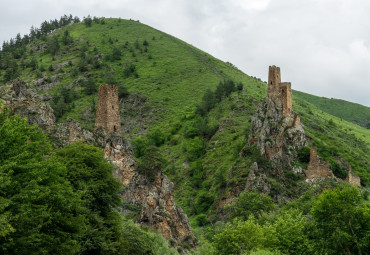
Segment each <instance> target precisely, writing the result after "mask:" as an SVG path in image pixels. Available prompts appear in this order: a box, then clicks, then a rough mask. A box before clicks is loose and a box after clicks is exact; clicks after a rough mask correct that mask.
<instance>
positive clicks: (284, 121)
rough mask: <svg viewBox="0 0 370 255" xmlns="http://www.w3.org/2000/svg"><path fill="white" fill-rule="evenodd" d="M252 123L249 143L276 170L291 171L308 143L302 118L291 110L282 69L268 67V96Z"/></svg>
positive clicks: (289, 94)
mask: <svg viewBox="0 0 370 255" xmlns="http://www.w3.org/2000/svg"><path fill="white" fill-rule="evenodd" d="M251 120H252V130H251V133H250V137H249V143H250V144H256V145H257V147H258V148H259V150H260V152H261V154H262V155H264V156H265V158H266V159H268V160H269V161H270V162H271V163H272V166H273V168H274V169H276V170H278V171H280V172H281V171H282V169H284V168H292V166H291V162H292V161H294V160H295V159H296V157H297V151H298V150H299V149H300V148H301V147H302V146H305V145H306V144H307V142H306V138H305V133H304V129H303V125H302V123H301V120H300V116H299V114H297V113H295V112H293V110H292V90H291V84H290V83H288V82H281V75H280V68H279V67H276V66H270V67H269V78H268V88H267V97H266V98H265V99H264V100H263V101H262V102H261V104H260V105H259V106H258V107H257V112H256V114H254V116H253V117H252V119H251Z"/></svg>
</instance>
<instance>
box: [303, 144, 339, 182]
mask: <svg viewBox="0 0 370 255" xmlns="http://www.w3.org/2000/svg"><path fill="white" fill-rule="evenodd" d="M326 177H334V175H333V172H332V171H331V170H330V164H329V162H328V161H326V162H323V161H321V159H320V158H319V157H318V156H317V150H316V148H315V147H312V148H311V150H310V162H309V163H308V166H307V171H306V179H315V178H326Z"/></svg>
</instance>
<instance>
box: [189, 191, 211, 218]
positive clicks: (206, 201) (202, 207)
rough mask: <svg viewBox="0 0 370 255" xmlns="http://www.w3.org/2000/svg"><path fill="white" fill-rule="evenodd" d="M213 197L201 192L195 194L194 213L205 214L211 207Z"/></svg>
mask: <svg viewBox="0 0 370 255" xmlns="http://www.w3.org/2000/svg"><path fill="white" fill-rule="evenodd" d="M214 200H215V197H214V195H213V194H211V193H209V192H207V191H205V190H201V191H199V192H198V193H197V197H196V198H195V205H194V206H195V212H196V213H197V214H199V213H206V212H207V211H208V209H209V208H210V207H211V206H212V204H213V202H214Z"/></svg>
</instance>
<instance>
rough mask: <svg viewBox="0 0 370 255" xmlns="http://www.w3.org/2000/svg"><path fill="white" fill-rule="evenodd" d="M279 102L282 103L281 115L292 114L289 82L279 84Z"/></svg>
mask: <svg viewBox="0 0 370 255" xmlns="http://www.w3.org/2000/svg"><path fill="white" fill-rule="evenodd" d="M280 88H281V100H282V102H283V113H284V115H288V114H291V113H292V88H291V84H290V82H283V83H280Z"/></svg>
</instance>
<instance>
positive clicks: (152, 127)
mask: <svg viewBox="0 0 370 255" xmlns="http://www.w3.org/2000/svg"><path fill="white" fill-rule="evenodd" d="M241 54H242V53H241ZM0 60H1V70H0V72H1V77H2V80H1V81H0V86H3V87H4V88H5V86H4V84H5V83H6V82H7V80H8V79H12V78H15V77H14V76H19V77H20V78H21V79H22V80H24V81H26V82H27V83H28V84H29V85H30V86H31V87H33V88H34V89H35V90H36V91H38V93H39V94H40V95H41V96H42V98H43V100H44V101H45V102H48V103H49V104H50V105H51V106H52V108H53V109H54V113H55V115H56V118H57V122H58V123H63V122H66V121H67V119H68V118H70V119H72V120H74V121H76V122H79V123H81V125H82V126H83V127H84V128H86V129H90V130H92V129H93V127H94V121H95V111H96V104H97V88H98V86H99V84H103V83H108V84H116V85H118V87H119V94H120V108H121V122H122V123H121V124H122V134H123V136H124V137H125V138H127V139H129V140H131V143H132V145H133V147H134V151H135V156H136V157H137V158H138V160H139V162H140V161H142V160H143V157H144V156H145V153H146V149H148V148H150V147H152V146H154V147H156V148H157V149H158V150H159V151H160V152H161V154H162V157H163V160H162V162H163V171H164V172H165V173H166V174H167V175H168V177H169V178H170V180H171V181H173V182H174V184H175V195H176V196H175V199H176V203H177V204H178V205H180V206H181V207H182V208H183V209H184V211H185V212H186V213H187V214H188V216H189V217H190V219H191V221H193V223H197V224H200V223H199V219H202V217H201V216H202V215H203V216H204V215H208V216H210V219H211V220H215V219H218V218H220V217H223V206H224V205H225V204H228V203H230V202H231V201H233V199H234V198H235V197H237V196H238V195H239V194H240V193H241V192H242V191H243V190H244V189H245V188H246V182H247V178H248V175H249V173H250V169H251V166H252V165H253V163H254V162H257V164H258V167H260V168H261V169H270V168H271V166H270V165H269V162H268V161H266V160H265V159H264V158H263V157H261V155H260V153H259V152H258V150H257V149H256V147H255V146H251V145H249V143H248V137H249V134H250V130H251V126H252V124H251V119H252V116H253V115H254V114H255V112H256V109H257V107H258V104H259V102H260V101H262V99H263V98H265V97H266V89H267V86H266V84H265V83H264V82H262V81H261V80H260V79H257V78H254V77H251V76H248V75H246V74H244V73H243V72H241V71H240V70H238V69H237V68H236V67H235V66H233V65H232V64H230V63H224V62H222V61H220V60H218V59H216V58H214V57H212V56H210V55H209V54H207V53H205V52H202V51H200V50H198V49H196V48H195V47H193V46H191V45H189V44H187V43H185V42H182V41H180V40H178V39H177V38H174V37H172V36H170V35H168V34H165V33H163V32H160V31H158V30H155V29H153V28H151V27H149V26H146V25H143V24H141V23H140V22H138V21H132V20H122V19H103V18H101V19H95V20H94V21H92V23H91V24H87V23H84V22H81V23H75V24H72V25H68V26H65V27H62V28H60V29H57V30H55V31H53V32H51V33H50V34H48V35H47V36H42V37H41V38H40V39H37V40H34V41H32V42H31V43H30V44H28V45H27V46H24V52H23V54H22V55H20V56H19V55H17V54H12V53H8V52H7V51H3V52H2V54H1V59H0ZM272 64H273V63H272ZM9 70H10V71H9ZM13 71H14V72H13ZM266 72H267V67H266ZM292 86H293V88H294V84H292ZM229 88H231V89H229ZM2 93H4V92H2ZM305 98H306V97H305V96H304V95H303V94H302V93H293V110H294V111H295V112H297V113H299V114H300V116H301V122H302V123H303V125H304V129H305V133H306V136H307V137H308V141H309V146H315V147H317V151H318V154H319V155H320V156H321V157H322V158H323V159H325V160H332V159H333V157H338V156H339V157H340V158H341V159H342V160H343V161H344V162H346V163H348V164H350V165H351V166H352V170H353V171H354V173H355V174H357V175H359V176H360V177H361V180H362V184H363V185H364V186H367V185H369V184H370V171H369V166H370V130H367V129H365V128H363V127H360V126H357V125H355V124H353V123H350V122H347V121H346V120H344V119H345V118H344V117H343V119H341V118H339V117H335V116H332V115H330V114H328V113H325V112H323V110H321V107H318V106H315V104H312V103H308V102H307V101H305ZM294 167H297V168H301V169H305V168H306V167H307V162H304V161H302V162H296V166H294ZM265 176H266V177H265V179H264V183H261V185H260V186H259V187H256V189H258V190H259V191H261V192H262V191H263V192H264V193H266V194H268V195H269V196H271V197H272V198H273V199H274V200H275V201H276V202H279V203H285V202H287V201H291V200H293V199H295V198H297V197H299V196H300V195H301V194H302V193H303V192H304V191H306V190H307V189H308V188H309V187H308V184H307V183H306V182H305V181H304V179H305V177H304V173H303V172H299V173H295V172H293V171H292V170H290V169H283V175H276V174H275V173H273V172H271V171H270V172H269V171H267V172H266V174H265ZM203 219H204V217H203Z"/></svg>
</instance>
